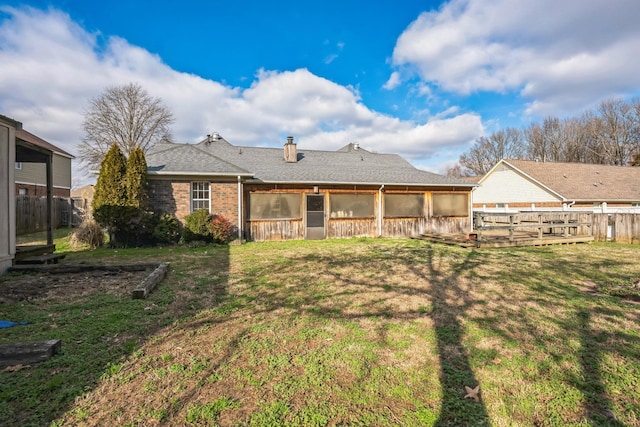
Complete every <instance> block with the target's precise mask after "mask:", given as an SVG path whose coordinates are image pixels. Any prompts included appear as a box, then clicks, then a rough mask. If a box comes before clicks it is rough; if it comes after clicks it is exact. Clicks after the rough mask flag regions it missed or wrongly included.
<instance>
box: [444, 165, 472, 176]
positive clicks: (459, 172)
mask: <svg viewBox="0 0 640 427" xmlns="http://www.w3.org/2000/svg"><path fill="white" fill-rule="evenodd" d="M445 175H446V176H451V177H454V178H464V177H468V176H474V175H473V173H472V172H471V171H470V170H468V169H465V168H464V167H462V165H461V164H460V163H456V164H455V165H453V166H451V167H448V168H447V172H446V173H445Z"/></svg>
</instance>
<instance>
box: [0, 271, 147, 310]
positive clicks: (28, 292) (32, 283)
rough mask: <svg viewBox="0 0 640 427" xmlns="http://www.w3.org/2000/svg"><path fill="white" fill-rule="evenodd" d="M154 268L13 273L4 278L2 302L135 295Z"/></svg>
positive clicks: (0, 293)
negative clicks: (104, 295)
mask: <svg viewBox="0 0 640 427" xmlns="http://www.w3.org/2000/svg"><path fill="white" fill-rule="evenodd" d="M151 271H152V270H145V271H123V270H109V271H84V272H75V273H52V272H46V271H42V272H38V273H28V274H12V275H9V276H6V277H2V278H0V304H6V303H15V302H18V301H37V300H44V301H47V300H52V301H59V300H63V299H64V300H68V301H72V300H75V299H77V298H83V297H86V296H89V295H93V294H97V293H102V294H104V293H109V294H118V295H121V294H131V291H132V290H133V288H135V287H136V285H138V284H139V283H140V282H141V281H142V280H144V279H145V277H147V276H148V275H149V274H150V272H151Z"/></svg>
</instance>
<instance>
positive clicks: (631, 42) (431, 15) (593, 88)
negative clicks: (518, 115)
mask: <svg viewBox="0 0 640 427" xmlns="http://www.w3.org/2000/svg"><path fill="white" fill-rule="evenodd" d="M638 16H640V2H638V1H637V0H619V1H616V2H615V3H611V2H610V1H608V0H583V1H580V2H575V1H573V0H539V1H535V2H522V1H518V0H452V1H450V2H448V3H446V4H444V5H443V6H442V7H441V8H440V9H439V10H437V11H431V12H426V13H423V14H421V15H420V16H419V17H418V19H416V20H415V21H414V22H413V23H412V24H411V25H410V26H409V27H408V28H407V29H406V30H405V31H404V33H403V34H402V35H401V36H400V37H399V39H398V41H397V44H396V47H395V49H394V53H393V63H394V64H395V65H396V66H398V67H408V68H410V69H413V70H414V71H415V72H416V73H417V74H418V75H419V76H420V77H421V79H423V80H424V81H427V82H430V83H432V84H435V85H438V86H439V87H441V88H442V89H444V90H446V91H451V92H457V93H461V94H465V95H466V94H470V93H472V92H477V91H491V92H498V93H504V92H508V91H517V92H519V93H520V94H521V95H522V96H524V97H526V98H528V99H530V100H531V104H530V105H529V109H528V111H529V112H530V113H535V114H541V115H544V114H553V113H557V112H560V113H561V112H571V111H573V110H576V109H582V108H584V107H585V106H588V105H590V104H593V103H594V102H597V101H598V100H600V99H602V98H607V97H611V96H612V95H624V94H629V93H633V91H635V90H637V89H638V86H639V85H640V62H638V61H636V60H635V58H634V52H635V51H636V50H637V46H638V45H640V27H639V26H638V25H637V17H638Z"/></svg>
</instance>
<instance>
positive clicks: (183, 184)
mask: <svg viewBox="0 0 640 427" xmlns="http://www.w3.org/2000/svg"><path fill="white" fill-rule="evenodd" d="M210 197H211V213H214V214H220V215H222V216H224V217H225V218H227V219H228V220H229V221H231V223H232V224H233V225H237V224H238V184H237V183H216V182H212V183H211V187H210ZM149 202H150V206H151V208H152V209H153V210H154V211H156V212H163V213H169V214H173V215H175V216H176V217H177V218H178V219H179V220H180V221H182V222H184V217H185V216H187V215H189V213H191V181H168V180H159V179H151V180H149Z"/></svg>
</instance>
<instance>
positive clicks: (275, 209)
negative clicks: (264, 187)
mask: <svg viewBox="0 0 640 427" xmlns="http://www.w3.org/2000/svg"><path fill="white" fill-rule="evenodd" d="M301 201H302V195H301V194H299V193H250V194H249V219H299V218H302V215H301V214H300V205H301V204H302V203H301Z"/></svg>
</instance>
